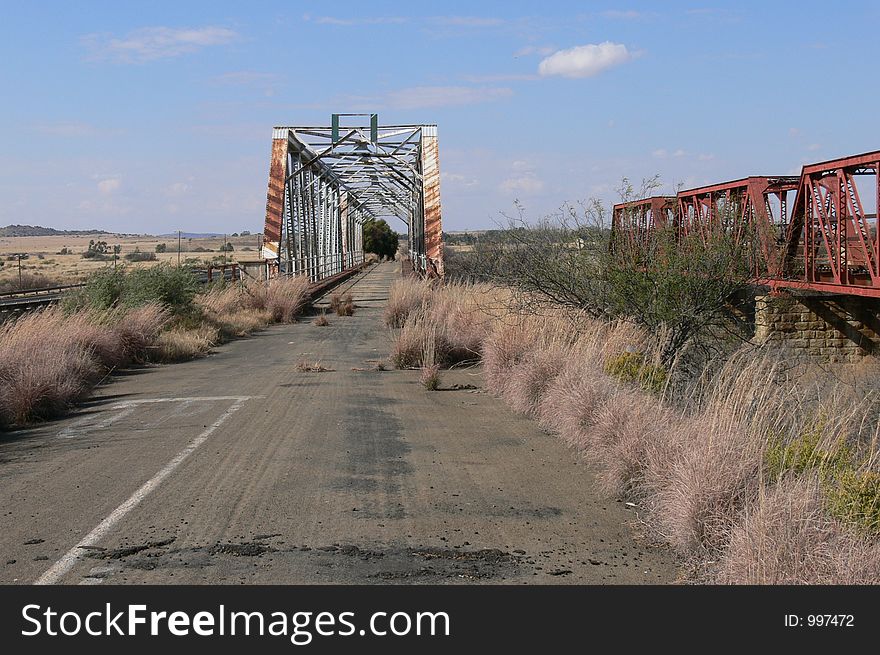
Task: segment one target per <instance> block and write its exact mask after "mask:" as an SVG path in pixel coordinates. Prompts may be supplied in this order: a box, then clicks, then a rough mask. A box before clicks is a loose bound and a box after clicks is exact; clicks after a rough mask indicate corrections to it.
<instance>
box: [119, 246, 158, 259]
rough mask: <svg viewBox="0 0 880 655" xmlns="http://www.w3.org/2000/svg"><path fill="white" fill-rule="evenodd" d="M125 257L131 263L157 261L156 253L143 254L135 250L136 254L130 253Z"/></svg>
mask: <svg viewBox="0 0 880 655" xmlns="http://www.w3.org/2000/svg"><path fill="white" fill-rule="evenodd" d="M123 257H124V258H125V259H126V260H128V261H130V262H154V261H156V253H154V252H141V251H140V250H138V249H135V251H134V252H129V253H126V254H125V255H123Z"/></svg>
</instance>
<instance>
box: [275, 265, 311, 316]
mask: <svg viewBox="0 0 880 655" xmlns="http://www.w3.org/2000/svg"><path fill="white" fill-rule="evenodd" d="M308 299H309V282H308V280H306V279H305V278H304V277H303V276H294V277H280V278H275V279H274V280H271V281H270V282H269V284H268V286H267V287H266V294H265V309H266V310H268V312H269V314H270V315H271V316H272V320H273V321H275V322H276V323H293V322H294V321H295V320H296V317H297V316H298V315H299V314H300V313H301V312H302V310H303V309H304V308H305V307H306V305H307V304H308Z"/></svg>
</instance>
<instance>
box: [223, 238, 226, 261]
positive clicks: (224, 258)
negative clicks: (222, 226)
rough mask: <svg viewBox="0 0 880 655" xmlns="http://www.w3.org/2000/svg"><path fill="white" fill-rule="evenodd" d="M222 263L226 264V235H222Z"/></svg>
mask: <svg viewBox="0 0 880 655" xmlns="http://www.w3.org/2000/svg"><path fill="white" fill-rule="evenodd" d="M223 265H224V266H226V235H225V234H224V235H223Z"/></svg>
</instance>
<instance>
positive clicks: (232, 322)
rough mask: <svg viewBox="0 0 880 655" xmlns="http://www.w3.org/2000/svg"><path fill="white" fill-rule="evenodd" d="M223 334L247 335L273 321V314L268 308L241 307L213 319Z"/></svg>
mask: <svg viewBox="0 0 880 655" xmlns="http://www.w3.org/2000/svg"><path fill="white" fill-rule="evenodd" d="M212 322H213V323H214V324H215V325H216V326H217V327H218V328H219V329H220V332H221V333H222V334H223V336H227V337H246V336H248V335H249V334H251V333H253V332H256V331H257V330H260V329H262V328H264V327H266V326H267V325H269V324H270V323H271V322H272V314H270V313H269V310H267V309H247V308H245V309H239V310H238V311H234V312H230V313H228V314H225V315H224V316H222V317H217V318H216V319H215V320H214V321H212Z"/></svg>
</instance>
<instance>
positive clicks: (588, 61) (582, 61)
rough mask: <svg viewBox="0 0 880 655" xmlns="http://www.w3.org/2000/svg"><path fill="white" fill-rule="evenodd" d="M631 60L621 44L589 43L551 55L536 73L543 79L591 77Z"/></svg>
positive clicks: (607, 42) (631, 56)
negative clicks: (553, 77) (552, 77)
mask: <svg viewBox="0 0 880 655" xmlns="http://www.w3.org/2000/svg"><path fill="white" fill-rule="evenodd" d="M632 59H633V54H632V53H631V52H630V51H629V50H627V48H626V46H625V45H623V44H622V43H612V42H611V41H605V42H604V43H599V44H593V43H590V44H587V45H579V46H575V47H574V48H569V49H567V50H560V51H558V52H555V53H553V54H552V55H550V56H549V57H547V58H546V59H543V60H542V61H541V63H540V64H539V65H538V73H539V74H540V75H543V76H545V77H549V76H554V75H558V76H561V77H572V78H581V77H593V76H594V75H598V74H599V73H602V72H604V71H606V70H608V69H610V68H614V67H615V66H620V65H621V64H625V63H626V62H628V61H631V60H632Z"/></svg>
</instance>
